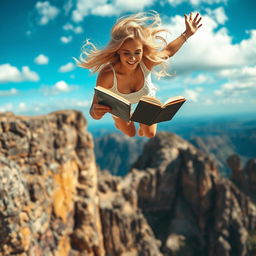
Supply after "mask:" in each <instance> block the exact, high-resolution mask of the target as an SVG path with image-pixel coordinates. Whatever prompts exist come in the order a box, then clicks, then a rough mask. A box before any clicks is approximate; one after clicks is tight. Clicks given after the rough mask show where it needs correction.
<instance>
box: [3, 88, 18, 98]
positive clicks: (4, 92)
mask: <svg viewBox="0 0 256 256" xmlns="http://www.w3.org/2000/svg"><path fill="white" fill-rule="evenodd" d="M17 93H18V90H17V89H15V88H11V89H10V90H5V91H0V96H11V95H15V94H17Z"/></svg>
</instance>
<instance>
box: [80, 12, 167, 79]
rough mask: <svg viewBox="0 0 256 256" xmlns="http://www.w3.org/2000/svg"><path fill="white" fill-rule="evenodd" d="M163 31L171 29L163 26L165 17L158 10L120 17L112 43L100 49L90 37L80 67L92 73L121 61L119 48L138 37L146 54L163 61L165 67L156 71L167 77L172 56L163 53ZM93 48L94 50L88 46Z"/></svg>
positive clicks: (148, 57) (83, 48)
mask: <svg viewBox="0 0 256 256" xmlns="http://www.w3.org/2000/svg"><path fill="white" fill-rule="evenodd" d="M161 32H168V31H167V30H166V29H163V28H161V18H160V16H159V14H158V13H157V12H155V11H151V12H140V13H137V14H134V15H129V16H124V17H122V18H120V19H118V20H117V22H116V24H115V25H114V26H113V28H112V30H111V40H110V42H109V43H108V45H107V46H106V47H105V48H104V49H102V50H98V49H97V48H96V46H95V45H94V44H93V43H91V42H90V41H89V40H87V41H86V42H85V44H84V45H83V47H82V53H81V55H80V61H77V60H76V61H77V64H78V66H80V67H82V68H86V69H90V70H91V71H92V72H98V71H99V70H100V69H101V68H102V67H103V66H104V65H106V64H114V63H116V62H118V60H119V55H118V54H117V51H118V50H119V48H120V47H121V45H122V44H123V43H124V41H125V40H127V39H128V38H134V39H138V40H140V41H141V42H142V44H143V56H145V57H146V58H147V59H149V60H150V61H152V62H154V63H157V64H160V65H161V66H162V69H161V70H160V71H159V72H156V73H157V75H158V76H159V77H160V76H165V75H167V74H168V73H167V72H166V71H165V69H166V63H165V62H166V60H167V59H168V56H167V55H166V54H164V53H163V52H161V50H162V49H164V47H165V46H166V45H167V42H166V40H165V39H164V37H163V36H161V35H159V34H160V33H161ZM88 47H91V48H92V49H91V50H90V51H87V50H86V48H88Z"/></svg>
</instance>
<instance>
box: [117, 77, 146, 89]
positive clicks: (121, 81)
mask: <svg viewBox="0 0 256 256" xmlns="http://www.w3.org/2000/svg"><path fill="white" fill-rule="evenodd" d="M144 80H145V79H144V75H143V73H142V72H136V73H134V74H132V75H120V74H117V89H118V91H119V92H121V93H132V92H137V91H139V90H141V89H142V87H143V86H144Z"/></svg>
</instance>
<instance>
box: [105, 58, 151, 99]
mask: <svg viewBox="0 0 256 256" xmlns="http://www.w3.org/2000/svg"><path fill="white" fill-rule="evenodd" d="M139 65H140V68H141V70H142V73H143V75H144V85H143V87H142V88H141V89H140V90H138V91H137V92H132V93H121V92H119V91H118V87H117V78H116V72H115V69H114V67H113V66H112V65H111V68H112V70H113V73H114V84H113V86H112V87H111V88H110V89H109V90H110V91H112V92H114V93H116V94H118V95H120V96H122V97H123V98H125V99H127V100H128V101H129V102H131V103H138V102H139V100H140V98H141V97H142V96H151V97H155V94H156V87H155V86H154V85H153V83H152V81H151V71H150V70H148V69H147V67H146V66H145V64H144V63H143V61H141V62H140V63H139Z"/></svg>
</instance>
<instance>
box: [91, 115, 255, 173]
mask: <svg viewBox="0 0 256 256" xmlns="http://www.w3.org/2000/svg"><path fill="white" fill-rule="evenodd" d="M159 131H171V132H174V133H176V134H178V135H180V136H181V137H183V138H184V139H186V140H188V141H189V142H190V143H192V144H193V145H194V146H196V147H197V148H199V149H200V150H201V151H203V152H205V153H206V154H208V155H209V156H211V158H212V159H213V160H214V161H215V163H216V165H217V167H218V169H219V171H220V172H221V173H222V174H223V175H224V176H229V175H230V169H229V168H228V166H227V164H226V159H227V158H228V157H229V156H230V155H233V154H238V155H240V157H241V161H242V163H245V162H246V161H247V160H248V159H249V158H253V157H255V156H256V120H254V119H249V120H247V119H241V120H239V119H238V118H237V119H232V118H231V117H230V118H225V119H216V120H215V119H211V118H209V119H195V120H193V119H191V120H189V121H183V122H175V121H172V122H166V123H162V124H160V125H159ZM93 133H94V137H95V155H96V160H97V163H98V165H99V166H100V167H101V168H105V169H108V170H111V172H112V173H114V174H117V175H124V174H126V173H127V172H128V171H129V169H130V165H131V164H132V163H133V162H134V161H135V160H136V159H137V157H138V155H139V154H140V153H141V151H142V149H143V145H144V142H145V141H147V139H144V140H141V139H140V138H139V137H134V138H128V137H127V136H125V135H123V134H121V133H117V132H116V130H114V129H113V126H111V125H109V127H108V129H104V130H103V129H102V130H100V129H99V130H97V129H94V132H93Z"/></svg>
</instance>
